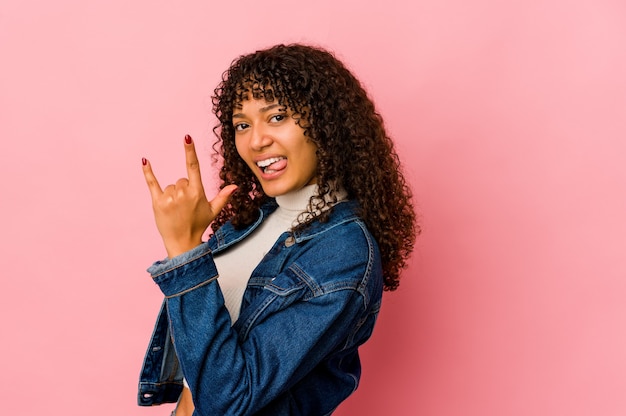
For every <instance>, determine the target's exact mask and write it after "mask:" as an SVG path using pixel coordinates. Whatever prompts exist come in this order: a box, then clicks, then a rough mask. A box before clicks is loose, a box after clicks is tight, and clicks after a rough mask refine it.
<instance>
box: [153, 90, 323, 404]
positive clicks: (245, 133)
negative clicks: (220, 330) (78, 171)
mask: <svg viewBox="0 0 626 416" xmlns="http://www.w3.org/2000/svg"><path fill="white" fill-rule="evenodd" d="M233 125H234V126H235V130H236V134H235V145H236V147H237V152H238V153H239V155H240V156H241V158H242V159H243V160H244V161H245V162H246V164H247V165H248V167H249V168H250V170H252V172H253V173H254V175H255V176H256V177H257V178H258V179H259V182H260V183H261V186H262V187H263V191H264V192H265V194H266V195H269V196H272V197H275V196H279V195H283V194H285V193H288V192H291V191H295V190H299V189H302V188H303V187H304V186H306V185H311V184H313V183H315V173H316V169H317V162H318V161H317V156H316V150H317V147H316V146H315V144H313V142H311V141H310V140H308V138H307V137H306V136H305V135H304V129H302V128H301V127H300V126H298V124H296V120H295V119H294V118H292V114H291V112H289V111H288V110H287V109H286V108H285V107H283V106H280V105H279V104H278V103H277V102H276V101H271V102H268V101H265V100H255V99H253V100H244V101H243V102H242V105H241V107H240V108H237V109H235V111H234V114H233ZM184 146H185V161H186V166H187V176H188V177H187V178H181V179H179V180H178V181H177V182H176V184H173V185H168V186H167V187H165V189H161V186H160V185H159V182H158V180H157V178H156V177H155V175H154V173H153V171H152V166H151V165H150V162H149V161H148V160H146V159H143V160H142V163H143V173H144V177H145V179H146V183H147V185H148V190H149V191H150V196H151V198H152V208H153V211H154V218H155V220H156V224H157V229H158V230H159V233H160V234H161V237H162V239H163V244H164V245H165V249H166V251H167V255H168V257H169V258H172V257H175V256H178V255H179V254H182V253H184V252H186V251H189V250H191V249H193V248H194V247H197V246H198V245H200V244H201V243H202V236H203V234H204V232H205V231H206V229H207V228H208V226H209V225H210V224H211V222H213V220H214V219H215V218H216V217H217V215H218V214H219V212H220V211H221V209H222V208H223V207H224V206H225V205H226V204H227V203H228V199H229V198H230V196H231V195H232V193H233V192H234V191H235V190H236V189H237V186H236V185H228V186H226V187H224V188H223V189H222V190H220V192H219V193H218V194H217V195H216V196H215V197H214V198H213V199H212V200H211V201H209V200H208V199H207V197H206V194H205V192H204V186H203V185H202V179H201V177H200V164H199V162H198V156H197V154H196V149H195V146H194V143H193V140H192V139H191V137H189V136H186V137H185V145H184ZM264 162H265V164H269V166H268V167H267V168H266V169H265V170H264V169H262V168H260V167H259V166H258V163H261V164H263V163H264ZM193 411H194V404H193V400H192V396H191V392H190V391H189V389H188V388H186V387H185V388H183V392H182V394H181V397H180V399H179V401H178V404H177V407H176V416H191V415H192V414H193Z"/></svg>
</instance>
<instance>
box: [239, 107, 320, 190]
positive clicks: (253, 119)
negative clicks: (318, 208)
mask: <svg viewBox="0 0 626 416" xmlns="http://www.w3.org/2000/svg"><path fill="white" fill-rule="evenodd" d="M292 116H293V114H292V112H291V111H289V110H288V109H286V108H285V107H284V106H281V105H280V104H278V102H277V101H265V100H264V99H258V100H256V99H252V100H251V99H247V100H243V101H242V103H241V107H240V108H237V109H235V111H234V114H233V126H234V127H235V145H236V147H237V153H239V156H241V158H242V159H243V160H244V161H245V162H246V164H247V165H248V167H249V168H250V170H251V171H252V172H253V173H254V175H255V176H256V177H257V178H258V179H259V182H260V183H261V186H262V187H263V192H265V194H266V195H268V196H271V197H276V196H279V195H284V194H286V193H288V192H291V191H295V190H299V189H302V188H303V187H304V186H306V185H311V184H313V183H315V173H316V170H317V155H316V150H317V146H315V144H314V143H313V142H312V141H310V140H309V139H308V138H307V137H306V136H305V135H304V129H303V128H302V127H300V126H299V125H298V124H297V123H296V120H295V119H294V118H293V117H292ZM275 160H277V161H276V162H275V163H273V164H271V165H270V166H268V167H267V168H266V170H263V169H261V168H260V167H259V165H258V164H259V163H261V164H263V163H264V162H265V163H266V164H268V163H270V162H272V161H275Z"/></svg>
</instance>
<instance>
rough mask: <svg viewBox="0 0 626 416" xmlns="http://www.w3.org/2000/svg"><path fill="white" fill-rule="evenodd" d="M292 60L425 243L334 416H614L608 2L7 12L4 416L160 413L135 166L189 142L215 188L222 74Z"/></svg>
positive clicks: (618, 276)
mask: <svg viewBox="0 0 626 416" xmlns="http://www.w3.org/2000/svg"><path fill="white" fill-rule="evenodd" d="M292 41H304V42H310V43H316V44H320V45H322V46H326V47H328V48H331V49H333V50H335V51H336V52H337V54H338V56H339V57H340V58H342V59H343V60H345V62H346V63H347V64H348V65H349V66H350V67H351V68H352V69H353V70H354V71H355V73H356V74H358V76H359V77H360V78H361V79H362V80H363V82H364V84H365V85H366V86H367V88H368V90H369V91H370V92H371V94H372V95H373V97H375V100H376V102H377V103H378V105H379V109H380V111H381V113H382V114H383V116H384V117H385V119H386V122H387V125H388V127H389V130H390V131H391V132H392V134H393V136H394V137H395V138H396V142H397V146H398V149H399V152H400V154H401V157H402V159H403V160H404V162H405V164H406V171H407V176H408V177H409V179H410V181H411V183H412V186H413V188H414V190H415V194H416V196H417V200H418V205H419V213H420V216H421V218H422V222H423V226H424V233H423V235H422V237H421V238H420V239H419V244H418V247H417V250H416V253H415V256H414V257H413V259H412V262H411V265H410V267H409V269H408V270H407V272H406V274H405V276H404V281H403V284H402V285H401V287H400V289H399V291H398V292H396V293H392V294H386V295H385V304H384V307H383V311H382V314H381V317H380V321H379V324H378V326H377V328H376V331H375V334H374V337H373V338H372V340H371V342H369V344H367V345H366V347H364V348H363V354H362V355H363V363H364V377H363V381H362V385H361V387H360V389H359V390H358V391H357V393H355V394H354V395H353V396H352V397H351V398H350V399H349V400H348V401H347V402H346V403H345V404H343V405H342V406H341V407H340V409H339V410H338V411H337V412H336V414H337V415H339V416H346V415H381V414H385V415H400V416H402V415H433V416H448V415H480V416H485V415H487V416H490V415H494V416H496V415H520V416H521V415H603V416H607V415H624V414H626V394H625V392H626V331H625V325H626V302H625V301H624V297H625V296H624V295H625V292H626V280H625V278H626V260H625V259H626V255H625V254H626V250H625V242H624V240H625V236H626V220H625V219H624V216H625V214H626V192H625V190H626V167H625V165H626V163H625V162H626V160H625V159H626V141H625V138H626V81H625V79H626V77H625V76H624V74H626V47H625V45H626V6H625V3H624V2H623V1H622V0H578V1H576V0H574V1H565V0H563V1H557V0H530V1H508V2H502V1H497V0H492V1H488V0H474V1H466V0H436V1H435V0H429V1H426V0H406V1H394V0H387V1H381V2H363V1H337V0H321V1H320V0H318V1H315V2H287V3H285V2H276V3H272V2H268V3H263V2H256V1H255V2H247V1H239V2H230V1H223V2H216V1H200V0H191V1H184V2H163V1H125V0H124V1H122V0H107V1H104V0H101V1H78V0H56V1H51V2H46V1H41V0H40V1H28V0H25V1H19V2H18V1H17V0H14V1H7V0H2V3H1V6H0V48H1V49H0V57H1V58H0V59H1V60H2V62H1V65H0V72H1V76H0V138H1V140H0V176H1V177H2V182H3V184H2V203H1V204H2V211H1V214H2V215H1V216H0V221H1V224H0V230H1V240H0V241H1V242H0V244H1V246H2V260H1V262H2V266H1V272H0V273H1V280H0V289H1V293H2V294H3V295H4V296H3V298H2V301H0V316H1V317H2V342H1V344H0V357H2V358H1V360H2V370H3V371H2V377H1V378H0V398H1V400H0V403H1V404H0V413H2V414H12V413H13V412H16V414H22V415H46V414H64V415H70V416H73V415H86V414H88V415H92V416H100V415H102V416H104V415H107V416H110V415H125V416H134V415H167V414H169V410H170V409H171V406H166V407H161V408H154V409H150V408H148V409H146V408H139V407H137V406H136V405H135V393H136V384H137V375H138V372H139V366H140V363H141V360H142V358H143V355H144V351H145V347H146V343H147V340H148V337H149V335H150V332H151V329H152V324H153V321H154V318H155V315H156V313H157V310H158V307H159V304H160V300H161V295H160V293H159V291H158V289H157V287H156V286H155V285H153V284H152V283H151V281H150V278H149V276H148V275H147V274H146V272H145V268H146V267H147V266H148V265H149V264H150V263H151V262H152V261H153V260H155V259H157V258H160V257H162V256H163V255H164V251H163V248H162V246H161V242H160V240H159V237H158V234H157V232H156V229H155V227H154V224H153V219H152V216H151V208H150V201H149V197H148V192H147V190H146V187H145V184H144V180H143V177H142V174H141V169H140V160H141V157H142V156H146V157H148V158H150V159H151V161H152V163H153V165H154V166H155V170H156V173H157V175H158V177H159V178H160V179H161V181H162V182H172V181H175V180H176V179H177V178H178V177H179V176H181V175H183V174H184V164H183V163H184V156H183V152H182V139H183V136H184V134H186V133H189V134H191V135H192V136H194V137H195V138H196V141H197V142H198V143H201V145H200V146H199V148H200V150H201V151H202V161H203V163H204V165H203V169H204V170H205V175H204V177H205V182H206V186H207V187H208V188H212V187H213V185H212V184H213V183H214V182H213V181H212V180H211V175H212V174H213V170H212V167H211V165H210V163H209V162H210V157H209V150H210V144H211V143H212V142H213V140H214V139H213V136H212V133H211V127H212V126H213V124H214V119H213V117H212V115H211V114H210V112H209V110H210V95H211V92H212V89H213V88H214V87H215V85H216V84H217V82H218V81H219V78H220V75H221V72H222V71H223V70H224V69H226V67H227V66H228V64H229V63H230V61H231V60H232V59H233V58H234V57H236V56H237V55H239V54H241V53H244V52H251V51H253V50H255V49H256V48H259V47H265V46H269V45H271V44H274V43H277V42H292ZM218 388H219V386H218ZM19 408H21V410H19V411H18V409H19Z"/></svg>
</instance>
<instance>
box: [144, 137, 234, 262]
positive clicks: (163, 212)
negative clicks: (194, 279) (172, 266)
mask: <svg viewBox="0 0 626 416" xmlns="http://www.w3.org/2000/svg"><path fill="white" fill-rule="evenodd" d="M185 160H186V162H187V176H188V178H181V179H179V180H178V181H177V182H176V184H174V185H168V186H166V187H165V189H163V190H162V189H161V186H160V185H159V182H158V181H157V178H156V177H155V176H154V173H153V172H152V166H151V165H150V162H149V161H148V160H147V159H145V158H144V159H142V164H143V174H144V176H145V178H146V183H147V184H148V189H149V190H150V195H151V197H152V208H153V210H154V219H155V220H156V224H157V228H158V230H159V233H160V234H161V237H162V238H163V243H164V244H165V249H166V251H167V255H168V257H170V258H172V257H174V256H177V255H179V254H182V253H184V252H185V251H188V250H191V249H192V248H194V247H196V246H198V245H199V244H200V243H202V235H203V234H204V232H205V230H206V229H207V227H208V226H209V225H210V224H211V222H213V220H214V219H215V218H216V217H217V214H219V212H220V211H221V210H222V208H223V207H224V206H225V205H226V203H227V202H228V199H229V198H230V196H231V195H232V193H233V192H234V191H235V189H237V185H228V186H226V187H224V188H223V189H222V190H220V192H219V193H218V194H217V196H215V198H213V199H212V200H211V201H209V200H208V199H207V197H206V195H205V193H204V187H203V186H202V180H201V178H200V164H199V162H198V156H197V154H196V148H195V146H194V143H193V140H191V137H190V136H189V135H187V136H185Z"/></svg>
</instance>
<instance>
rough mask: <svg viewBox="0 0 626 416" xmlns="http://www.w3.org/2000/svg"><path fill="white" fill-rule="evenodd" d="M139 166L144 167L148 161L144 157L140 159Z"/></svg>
mask: <svg viewBox="0 0 626 416" xmlns="http://www.w3.org/2000/svg"><path fill="white" fill-rule="evenodd" d="M141 164H142V165H144V166H146V165H147V164H148V159H146V158H145V157H142V158H141Z"/></svg>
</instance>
